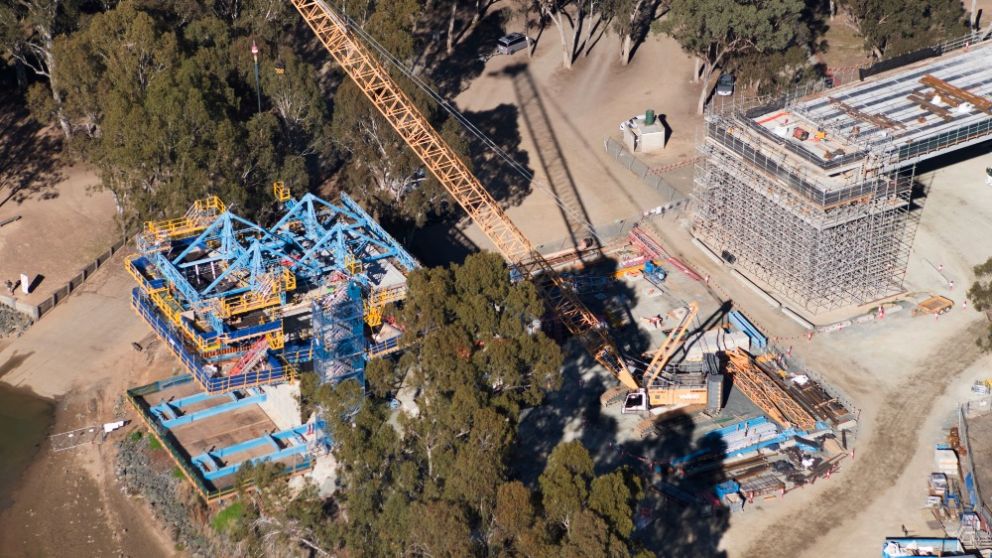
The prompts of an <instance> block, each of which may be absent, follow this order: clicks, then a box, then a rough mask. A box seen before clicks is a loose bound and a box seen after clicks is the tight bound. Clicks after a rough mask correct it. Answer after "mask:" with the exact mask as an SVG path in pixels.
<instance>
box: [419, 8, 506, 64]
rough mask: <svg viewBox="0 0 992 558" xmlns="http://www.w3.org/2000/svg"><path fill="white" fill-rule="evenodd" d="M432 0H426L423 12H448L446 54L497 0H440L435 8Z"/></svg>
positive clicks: (474, 27)
mask: <svg viewBox="0 0 992 558" xmlns="http://www.w3.org/2000/svg"><path fill="white" fill-rule="evenodd" d="M434 1H435V0H427V2H426V5H425V6H424V13H426V14H430V13H432V12H433V11H434V10H438V11H447V12H448V25H447V30H446V31H445V54H447V55H448V56H451V55H452V54H454V52H455V47H456V46H457V45H458V44H459V43H460V42H461V41H462V40H464V39H465V37H468V36H469V35H471V34H472V32H473V31H475V29H476V28H477V27H478V26H479V23H481V22H482V18H484V17H485V16H486V14H487V13H489V9H490V8H492V7H493V5H494V4H495V3H496V2H497V0H441V5H438V6H437V7H436V8H435V7H434ZM445 4H446V5H445ZM466 20H467V21H466Z"/></svg>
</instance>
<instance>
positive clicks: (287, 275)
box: [282, 267, 296, 292]
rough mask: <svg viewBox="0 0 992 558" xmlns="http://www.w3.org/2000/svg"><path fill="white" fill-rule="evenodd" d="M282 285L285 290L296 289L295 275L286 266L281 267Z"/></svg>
mask: <svg viewBox="0 0 992 558" xmlns="http://www.w3.org/2000/svg"><path fill="white" fill-rule="evenodd" d="M282 285H283V288H284V289H286V291H287V292H288V291H295V290H296V275H294V274H293V272H292V271H290V270H289V268H286V267H284V268H283V269H282Z"/></svg>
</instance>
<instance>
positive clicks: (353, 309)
mask: <svg viewBox="0 0 992 558" xmlns="http://www.w3.org/2000/svg"><path fill="white" fill-rule="evenodd" d="M311 316H312V324H313V332H314V352H313V368H314V372H316V373H317V376H318V377H319V378H320V380H321V382H330V383H332V384H338V383H340V382H343V381H345V380H355V381H357V382H358V384H359V385H360V386H362V387H363V388H364V386H365V360H366V348H367V341H366V339H365V321H364V319H365V318H364V311H363V305H362V289H361V286H360V285H359V284H358V283H357V282H355V281H348V282H346V283H342V284H340V285H339V286H338V288H337V289H336V290H335V292H333V293H331V294H329V295H327V296H325V297H323V298H322V299H319V300H316V301H314V303H313V308H312V313H311Z"/></svg>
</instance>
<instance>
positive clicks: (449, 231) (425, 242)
mask: <svg viewBox="0 0 992 558" xmlns="http://www.w3.org/2000/svg"><path fill="white" fill-rule="evenodd" d="M403 244H404V245H405V246H406V247H407V249H408V250H409V251H410V253H411V254H413V255H414V256H415V257H416V258H417V259H418V260H419V261H420V263H422V264H423V265H425V266H427V267H434V266H444V265H450V264H453V263H454V264H459V265H461V264H463V263H465V258H467V257H468V255H469V254H473V253H475V252H478V251H479V247H478V246H477V245H476V244H475V242H473V241H472V239H470V238H469V237H468V236H466V235H465V233H464V232H463V231H462V230H461V228H459V226H458V223H455V222H441V223H436V224H433V225H429V226H426V227H422V228H419V229H413V230H412V231H411V232H410V235H409V237H408V239H407V240H406V242H404V243H403Z"/></svg>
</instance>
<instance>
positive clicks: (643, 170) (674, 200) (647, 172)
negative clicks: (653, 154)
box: [603, 138, 689, 213]
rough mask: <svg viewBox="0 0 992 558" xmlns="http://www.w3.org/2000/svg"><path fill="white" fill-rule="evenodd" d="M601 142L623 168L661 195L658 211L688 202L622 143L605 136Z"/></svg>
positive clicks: (664, 210)
mask: <svg viewBox="0 0 992 558" xmlns="http://www.w3.org/2000/svg"><path fill="white" fill-rule="evenodd" d="M603 144H604V146H605V147H606V152H607V153H609V154H610V155H611V156H612V157H613V158H614V159H616V160H617V161H618V162H619V163H620V164H621V165H623V167H624V168H625V169H627V170H629V171H630V172H632V173H634V175H636V176H637V177H638V178H640V179H641V181H643V182H644V184H646V185H648V186H650V187H651V188H653V189H654V190H655V191H657V192H658V193H659V194H661V195H662V198H663V200H664V201H663V203H662V204H661V206H659V207H658V208H657V209H658V211H659V213H664V212H668V211H671V210H673V209H678V208H681V207H683V206H685V205H686V204H688V203H689V198H687V197H686V196H684V195H682V193H681V192H679V191H678V190H676V189H675V188H674V187H672V185H671V184H669V183H668V182H667V181H665V179H664V178H662V177H661V176H658V175H657V174H655V173H653V172H652V171H651V167H649V166H647V165H646V164H644V162H643V161H641V160H640V159H638V158H637V157H635V156H634V154H633V153H631V152H629V151H627V148H626V147H624V146H623V144H622V143H620V142H618V141H617V140H615V139H613V138H605V139H604V140H603Z"/></svg>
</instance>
